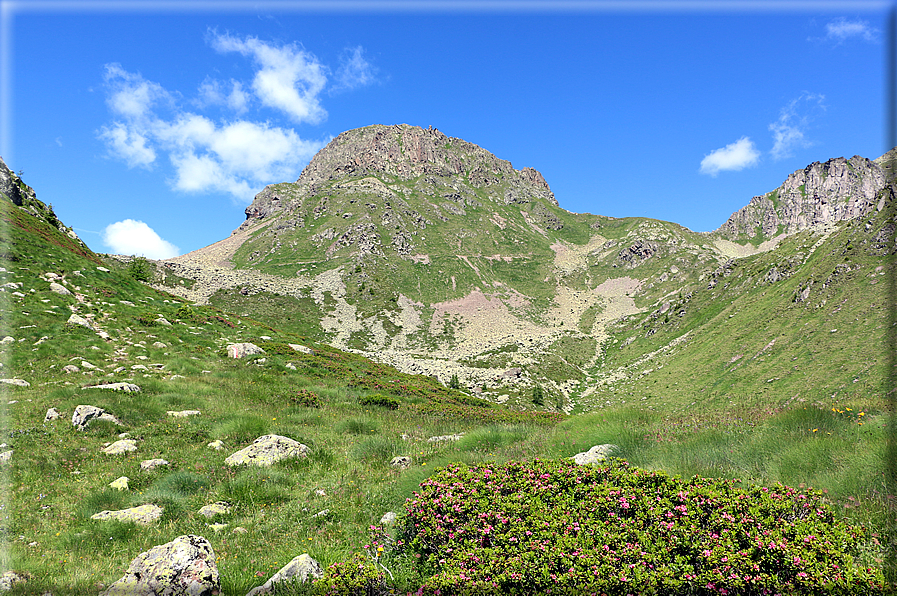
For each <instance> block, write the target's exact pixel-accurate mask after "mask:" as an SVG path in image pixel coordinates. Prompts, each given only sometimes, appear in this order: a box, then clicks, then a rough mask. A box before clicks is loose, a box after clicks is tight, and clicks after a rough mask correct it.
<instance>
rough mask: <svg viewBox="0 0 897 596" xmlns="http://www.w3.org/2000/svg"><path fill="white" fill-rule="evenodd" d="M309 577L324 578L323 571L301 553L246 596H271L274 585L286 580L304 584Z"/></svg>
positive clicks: (307, 555) (306, 554)
mask: <svg viewBox="0 0 897 596" xmlns="http://www.w3.org/2000/svg"><path fill="white" fill-rule="evenodd" d="M309 576H311V577H312V578H313V579H320V578H321V577H323V576H324V571H323V570H322V569H321V565H320V564H319V563H318V562H317V561H315V560H314V559H312V558H311V556H310V555H309V554H308V553H303V554H301V555H299V556H298V557H295V558H294V559H293V560H292V561H290V562H289V563H287V564H286V565H284V566H283V567H281V568H280V571H278V572H277V573H275V574H274V575H272V576H271V578H270V579H269V580H268V581H266V582H265V583H264V584H262V585H260V586H257V587H255V588H253V589H252V590H250V591H249V593H248V594H246V596H260V595H261V594H271V593H273V592H274V590H275V589H276V588H275V584H278V583H280V582H283V581H288V580H292V581H298V582H299V583H305V582H306V581H308V577H309Z"/></svg>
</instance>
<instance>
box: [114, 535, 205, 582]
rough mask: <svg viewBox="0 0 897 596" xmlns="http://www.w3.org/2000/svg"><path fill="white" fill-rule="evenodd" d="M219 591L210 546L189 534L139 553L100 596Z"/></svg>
mask: <svg viewBox="0 0 897 596" xmlns="http://www.w3.org/2000/svg"><path fill="white" fill-rule="evenodd" d="M220 592H221V581H220V579H219V577H218V566H217V565H216V564H215V551H213V550H212V545H211V544H210V543H209V541H208V540H206V539H205V538H203V537H202V536H196V535H193V534H188V535H185V536H178V537H177V538H175V539H174V540H172V541H171V542H168V543H166V544H163V545H161V546H154V547H153V548H151V549H149V550H148V551H146V552H145V553H141V554H139V555H138V556H137V558H135V559H134V560H133V561H131V564H130V565H129V566H128V570H127V572H126V573H125V575H124V576H123V577H122V578H121V579H119V580H118V581H116V582H115V583H114V584H112V585H111V586H109V588H107V589H106V591H105V592H102V594H100V596H212V595H213V594H218V593H220Z"/></svg>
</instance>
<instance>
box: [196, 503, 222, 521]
mask: <svg viewBox="0 0 897 596" xmlns="http://www.w3.org/2000/svg"><path fill="white" fill-rule="evenodd" d="M198 513H199V514H200V515H204V516H205V517H215V516H216V515H227V514H228V513H230V503H228V502H226V501H217V502H215V503H212V504H211V505H205V506H204V507H202V508H201V509H200V510H199V512H198Z"/></svg>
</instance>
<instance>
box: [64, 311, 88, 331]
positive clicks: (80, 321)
mask: <svg viewBox="0 0 897 596" xmlns="http://www.w3.org/2000/svg"><path fill="white" fill-rule="evenodd" d="M66 324H67V325H79V326H81V327H87V328H88V329H91V330H92V329H93V324H91V322H90V321H88V320H87V319H85V318H84V317H82V316H81V315H76V314H75V313H72V314H71V315H70V316H69V319H68V321H66Z"/></svg>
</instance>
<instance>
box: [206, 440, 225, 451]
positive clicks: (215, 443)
mask: <svg viewBox="0 0 897 596" xmlns="http://www.w3.org/2000/svg"><path fill="white" fill-rule="evenodd" d="M206 447H208V448H209V449H214V450H215V451H221V450H222V449H224V443H223V442H222V441H221V439H216V440H214V441H212V442H211V443H208V444H207V445H206Z"/></svg>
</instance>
